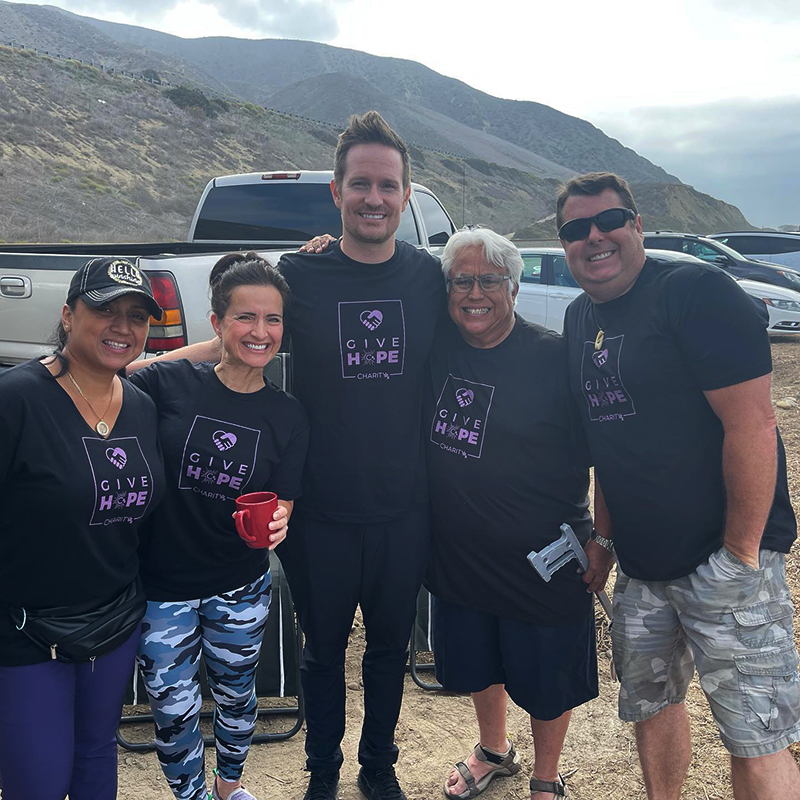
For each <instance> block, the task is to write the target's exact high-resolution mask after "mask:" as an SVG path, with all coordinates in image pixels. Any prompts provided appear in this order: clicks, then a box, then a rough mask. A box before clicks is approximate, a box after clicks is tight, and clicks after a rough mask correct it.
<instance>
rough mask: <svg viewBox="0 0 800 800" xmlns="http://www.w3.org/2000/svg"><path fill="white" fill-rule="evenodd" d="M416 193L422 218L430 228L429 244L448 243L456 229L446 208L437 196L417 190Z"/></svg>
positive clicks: (428, 228)
mask: <svg viewBox="0 0 800 800" xmlns="http://www.w3.org/2000/svg"><path fill="white" fill-rule="evenodd" d="M416 195H417V202H418V203H419V208H420V211H421V212H422V219H424V220H425V227H426V228H427V230H428V244H432V245H434V244H447V240H448V239H449V238H450V237H451V236H452V234H453V233H454V231H453V225H452V223H451V222H450V218H449V217H448V216H447V214H446V213H445V210H444V209H443V208H442V207H441V205H439V202H438V201H437V199H436V198H435V197H433V196H431V195H429V194H426V193H425V192H417V193H416Z"/></svg>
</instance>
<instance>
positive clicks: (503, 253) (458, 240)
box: [442, 228, 524, 292]
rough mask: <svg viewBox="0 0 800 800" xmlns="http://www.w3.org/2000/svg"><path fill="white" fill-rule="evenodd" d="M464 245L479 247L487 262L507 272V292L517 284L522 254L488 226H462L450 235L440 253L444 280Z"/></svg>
mask: <svg viewBox="0 0 800 800" xmlns="http://www.w3.org/2000/svg"><path fill="white" fill-rule="evenodd" d="M465 247H479V248H480V249H481V250H482V251H483V255H484V257H485V258H486V262H487V263H488V264H494V265H495V266H496V267H498V268H499V269H502V270H504V271H505V272H506V273H507V274H508V276H509V277H510V278H511V280H510V281H509V282H508V291H509V292H513V291H514V287H515V286H519V281H520V278H521V276H522V268H523V266H524V265H523V262H522V256H521V255H520V252H519V250H518V249H517V248H516V247H515V246H514V245H513V244H512V243H511V242H510V241H509V240H508V239H506V237H505V236H501V235H500V234H499V233H495V232H494V231H493V230H491V229H490V228H463V229H462V230H460V231H457V232H456V233H454V234H453V235H452V236H451V237H450V239H449V241H448V242H447V245H446V246H445V248H444V252H443V253H442V272H443V273H444V279H445V280H447V279H448V278H449V276H450V270H451V269H452V268H453V264H455V262H456V261H457V260H458V255H459V253H460V252H461V251H462V250H463V249H464V248H465Z"/></svg>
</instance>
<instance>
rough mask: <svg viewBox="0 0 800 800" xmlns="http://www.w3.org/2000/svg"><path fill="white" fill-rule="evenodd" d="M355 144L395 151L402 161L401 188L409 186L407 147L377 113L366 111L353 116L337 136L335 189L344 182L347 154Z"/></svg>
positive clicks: (409, 171) (409, 166) (409, 162)
mask: <svg viewBox="0 0 800 800" xmlns="http://www.w3.org/2000/svg"><path fill="white" fill-rule="evenodd" d="M357 144H382V145H385V146H386V147H392V148H394V149H395V150H397V152H398V153H400V157H401V158H402V159H403V188H404V189H407V188H408V187H409V186H410V185H411V156H409V154H408V147H406V144H405V142H404V141H403V140H402V139H401V138H400V137H399V136H398V135H397V134H396V133H395V132H394V131H393V130H392V129H391V128H390V127H389V126H388V125H387V123H386V120H385V119H384V118H383V117H382V116H381V115H380V114H379V113H378V112H377V111H367V113H366V114H361V115H359V114H353V116H351V117H350V122H349V123H348V125H347V127H346V128H345V129H344V130H343V131H342V132H341V133H340V134H339V143H338V144H337V145H336V152H335V153H334V155H333V180H334V183H335V184H336V186H337V187H341V185H342V181H344V172H345V167H346V166H347V164H346V162H347V152H348V151H349V150H350V148H351V147H353V146H355V145H357Z"/></svg>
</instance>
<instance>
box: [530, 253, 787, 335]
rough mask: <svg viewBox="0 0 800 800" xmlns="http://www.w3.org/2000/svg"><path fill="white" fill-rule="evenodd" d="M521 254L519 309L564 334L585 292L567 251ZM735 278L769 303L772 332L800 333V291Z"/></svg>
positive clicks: (661, 256)
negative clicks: (569, 315) (574, 306)
mask: <svg viewBox="0 0 800 800" xmlns="http://www.w3.org/2000/svg"><path fill="white" fill-rule="evenodd" d="M645 252H646V253H647V255H648V256H650V257H651V258H655V259H658V260H659V261H678V260H680V261H697V262H698V263H705V262H703V261H702V259H698V258H696V257H695V256H692V255H689V254H687V253H679V252H676V251H674V250H653V249H648V250H646V251H645ZM520 254H521V255H522V261H523V263H524V269H523V273H522V278H521V280H520V286H519V294H518V295H517V311H518V312H519V313H520V314H521V315H522V316H523V317H525V319H529V320H531V322H538V323H539V325H544V327H545V328H551V329H552V330H554V331H558V333H561V332H562V331H563V329H564V313H565V312H566V310H567V306H568V305H569V304H570V303H571V302H572V301H573V300H574V299H575V298H576V297H577V296H578V295H579V294H581V289H580V287H579V286H578V284H577V283H576V282H575V279H574V278H573V277H572V275H571V274H570V271H569V269H568V268H567V259H566V257H565V256H564V251H563V250H562V249H561V248H560V247H521V248H520ZM731 277H733V276H731ZM734 280H737V281H738V283H739V286H741V287H742V289H744V290H745V291H746V292H747V293H748V294H749V295H750V296H751V297H755V298H756V299H757V300H760V301H761V302H763V303H765V304H766V306H767V310H768V311H769V327H768V332H769V333H770V335H785V334H791V333H800V291H795V290H794V289H787V288H785V287H783V286H775V285H770V284H768V283H765V282H763V281H751V280H746V279H736V278H734Z"/></svg>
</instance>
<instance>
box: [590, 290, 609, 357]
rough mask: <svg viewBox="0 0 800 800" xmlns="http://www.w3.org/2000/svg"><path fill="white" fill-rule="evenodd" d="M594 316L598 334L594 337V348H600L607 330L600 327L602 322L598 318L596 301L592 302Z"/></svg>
mask: <svg viewBox="0 0 800 800" xmlns="http://www.w3.org/2000/svg"><path fill="white" fill-rule="evenodd" d="M590 302H591V301H590ZM592 316H593V317H594V324H595V325H596V326H597V336H595V337H594V349H595V350H599V349H600V348H601V347H602V346H603V340H604V339H605V338H606V332H605V331H604V330H603V329H602V328H601V327H600V323H599V322H598V320H597V306H596V305H595V304H594V303H592Z"/></svg>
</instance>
